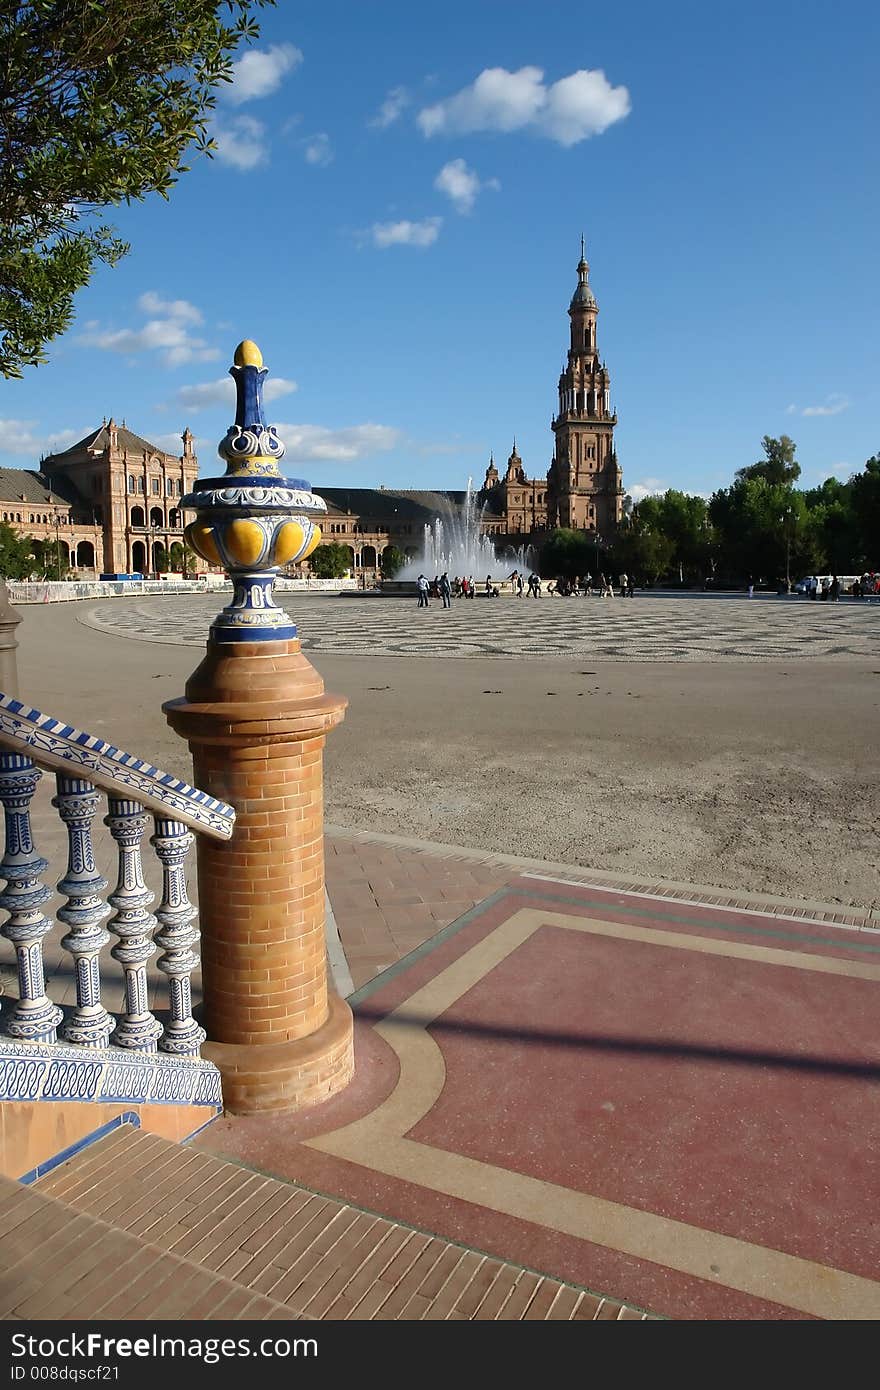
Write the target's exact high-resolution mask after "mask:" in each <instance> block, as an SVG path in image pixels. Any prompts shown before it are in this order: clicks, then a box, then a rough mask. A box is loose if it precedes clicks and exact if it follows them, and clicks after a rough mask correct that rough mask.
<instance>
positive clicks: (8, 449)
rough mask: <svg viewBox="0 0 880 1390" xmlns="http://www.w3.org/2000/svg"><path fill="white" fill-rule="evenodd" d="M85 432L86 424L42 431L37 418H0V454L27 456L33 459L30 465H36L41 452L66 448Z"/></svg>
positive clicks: (52, 451)
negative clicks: (79, 426) (81, 426)
mask: <svg viewBox="0 0 880 1390" xmlns="http://www.w3.org/2000/svg"><path fill="white" fill-rule="evenodd" d="M87 433H88V427H87V426H85V427H84V428H83V429H81V430H70V429H65V430H55V431H49V432H44V431H42V430H40V428H39V421H38V420H2V419H0V454H15V455H21V456H23V457H28V458H30V459H32V460H33V465H32V466H33V467H36V462H37V459H38V458H39V457H40V455H41V454H51V453H55V452H57V451H58V450H60V449H66V448H68V447H69V446H70V445H71V444H75V443H76V441H77V440H78V439H82V438H83V436H84V435H86V434H87Z"/></svg>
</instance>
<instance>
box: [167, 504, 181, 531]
mask: <svg viewBox="0 0 880 1390" xmlns="http://www.w3.org/2000/svg"><path fill="white" fill-rule="evenodd" d="M168 525H169V526H170V527H171V529H172V531H179V530H180V512H179V511H178V510H177V508H176V507H173V508H172V510H171V511H170V512H169V513H168Z"/></svg>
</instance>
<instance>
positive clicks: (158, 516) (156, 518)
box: [150, 507, 165, 526]
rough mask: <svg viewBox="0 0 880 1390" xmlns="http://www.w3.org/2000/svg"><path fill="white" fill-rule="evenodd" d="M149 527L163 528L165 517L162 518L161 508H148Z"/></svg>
mask: <svg viewBox="0 0 880 1390" xmlns="http://www.w3.org/2000/svg"><path fill="white" fill-rule="evenodd" d="M150 525H151V526H164V525H165V517H164V516H163V514H162V508H161V507H151V508H150Z"/></svg>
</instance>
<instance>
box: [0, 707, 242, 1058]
mask: <svg viewBox="0 0 880 1390" xmlns="http://www.w3.org/2000/svg"><path fill="white" fill-rule="evenodd" d="M40 766H42V767H44V768H49V769H52V770H54V771H55V779H56V788H57V794H56V796H55V797H54V798H53V801H52V805H53V806H54V807H55V808H56V809H57V811H58V815H59V817H60V819H61V821H62V822H63V824H64V827H65V830H66V833H67V845H68V854H67V870H66V872H65V874H64V876H63V877H62V878H61V879H60V881H59V882H58V884H57V888H58V892H59V893H61V894H63V895H64V897H65V898H66V899H67V901H66V903H65V904H64V905H63V906H62V907H60V908H59V909H58V913H57V916H58V920H59V921H60V922H62V923H63V924H64V925H65V926H66V927H67V929H68V930H67V933H66V935H65V936H64V937H63V938H62V940H61V945H62V947H63V948H64V949H65V950H66V951H68V952H69V953H70V955H71V956H72V958H73V972H72V973H73V978H74V981H75V986H76V1003H75V1004H74V1005H73V1006H72V1007H71V1008H69V1009H68V1010H67V1011H66V1012H65V1011H63V1010H62V1009H61V1008H59V1007H58V1005H57V1004H55V1003H54V1002H53V1001H52V1000H51V999H49V998H48V997H47V994H46V984H45V973H44V967H43V938H44V936H46V934H47V933H48V932H50V931H51V930H52V929H53V925H54V924H53V922H52V921H51V920H50V919H49V918H48V917H46V916H45V915H44V913H43V911H42V909H43V906H44V905H45V904H46V903H47V902H48V900H49V899H50V898H51V896H52V890H51V888H49V887H48V885H47V884H46V883H44V882H43V875H44V874H45V872H46V870H47V869H48V867H49V864H48V861H47V860H46V859H44V858H43V857H42V855H40V853H39V851H38V850H37V848H36V846H35V844H34V839H33V833H32V828H31V817H30V806H31V801H32V799H33V796H34V792H35V790H36V787H37V784H38V782H39V780H40V778H41V776H42V773H41V772H40V770H39V768H40ZM101 791H103V792H105V793H106V794H107V801H108V804H107V815H106V816H105V817H104V824H105V825H106V826H107V828H108V829H109V831H110V835H111V836H112V838H113V841H114V844H115V847H116V857H117V866H118V868H117V882H116V886H115V888H114V889H113V891H112V892H111V893H110V895H109V898H108V899H107V901H106V902H105V901H104V899H103V896H102V894H103V892H104V889H106V888H107V886H108V884H107V880H106V879H105V878H104V877H103V876H102V875H101V874H100V873H99V871H98V868H97V866H96V863H95V856H94V851H93V848H92V827H93V823H94V821H95V817H96V815H97V813H98V809H99V805H100V801H101V797H100V792H101ZM0 804H2V806H3V810H4V814H5V820H6V850H5V854H4V855H3V860H2V862H0V877H2V878H5V880H6V885H7V886H6V888H5V889H4V890H3V892H0V908H3V909H5V910H6V912H8V913H9V920H8V921H6V922H5V923H4V924H3V926H2V927H0V935H2V936H4V937H6V939H7V940H8V941H9V942H10V943H11V944H12V946H13V947H14V949H15V954H16V964H17V969H18V985H19V997H18V999H17V1000H15V1001H14V1003H13V1005H12V1008H11V1009H10V1010H7V1009H6V1008H4V1010H3V1016H2V1020H0V1024H2V1028H3V1031H5V1032H6V1034H7V1035H8V1036H9V1037H11V1038H13V1039H16V1040H18V1041H19V1042H20V1043H22V1044H37V1043H39V1044H43V1045H45V1044H54V1043H56V1040H57V1039H58V1038H59V1037H60V1038H62V1039H64V1041H65V1042H66V1043H69V1044H74V1045H76V1046H78V1047H81V1048H89V1049H93V1050H94V1049H99V1050H101V1049H103V1050H105V1051H106V1050H107V1049H110V1051H113V1050H115V1049H116V1048H119V1049H124V1050H125V1051H126V1052H128V1053H132V1052H137V1053H155V1052H156V1050H157V1048H158V1049H160V1050H161V1051H162V1052H165V1053H169V1054H171V1056H176V1057H189V1058H192V1057H197V1056H198V1053H199V1048H200V1047H201V1044H202V1043H203V1042H204V1039H205V1033H204V1030H203V1029H202V1028H201V1027H200V1025H199V1024H198V1023H197V1022H196V1020H195V1019H194V1018H193V1016H192V993H191V987H190V978H191V975H192V972H193V970H194V969H195V968H196V966H197V965H198V958H197V956H196V955H195V954H194V952H193V947H194V946H195V945H196V943H197V942H198V940H199V933H198V930H197V929H196V927H195V926H194V919H195V917H196V915H197V914H196V909H195V907H194V906H193V905H192V903H191V902H190V901H189V897H188V895H187V886H186V874H185V871H184V861H185V859H186V855H187V852H188V850H189V848H190V846H191V845H192V843H193V840H194V838H195V837H194V836H193V834H192V833H191V830H195V831H197V832H198V833H199V834H203V835H209V836H211V837H213V838H214V839H220V840H227V839H228V838H229V837H230V835H231V834H232V826H233V821H234V815H235V813H234V811H233V809H232V807H231V806H228V805H226V803H225V802H222V801H217V800H216V799H215V798H214V797H212V796H208V795H207V793H205V792H200V791H197V790H196V789H195V788H194V787H190V786H189V785H188V784H187V783H186V782H182V781H180V779H179V778H177V777H172V776H171V775H170V774H169V773H164V772H160V771H159V770H158V768H155V767H153V766H152V765H151V764H149V763H146V762H143V761H142V760H141V759H140V758H135V757H132V755H131V754H130V753H123V752H121V751H120V750H119V749H118V748H114V747H113V746H112V745H111V744H108V743H105V742H104V741H103V740H102V739H98V738H94V737H93V736H92V735H90V734H84V733H81V732H80V731H79V730H78V729H74V728H73V727H72V726H71V725H69V724H64V723H62V722H61V721H60V720H58V719H52V718H50V717H49V716H48V715H45V714H41V713H40V711H39V710H35V709H30V708H29V707H28V706H27V705H24V704H22V703H21V702H20V701H19V700H13V699H12V698H10V697H9V696H6V695H3V696H0ZM148 810H149V811H152V813H153V822H154V834H153V835H152V836H151V837H150V844H151V845H152V846H153V849H154V850H155V852H156V857H157V858H158V860H159V862H160V864H161V867H162V901H161V903H160V904H159V906H158V907H157V908H156V911H155V913H152V912H150V911H148V908H149V905H150V904H151V903H152V902H153V899H154V895H153V893H152V892H151V891H150V889H148V888H147V886H146V884H145V882H144V876H143V869H142V865H141V845H142V842H143V839H144V836H145V834H146V830H147V825H148V821H149V816H148ZM111 913H112V916H111V915H110V914H111ZM107 917H109V918H110V920H109V922H108V923H107V926H108V928H109V931H108V930H105V928H104V925H103V923H104V920H105V918H107ZM157 927H158V931H157ZM110 932H112V933H113V934H114V935H115V936H116V937H118V941H117V944H116V945H115V946H113V948H112V950H111V952H110V954H111V955H112V956H113V958H114V960H116V961H118V962H119V964H120V965H121V966H122V969H123V972H124V975H125V1003H124V1008H123V1011H122V1013H121V1015H120V1017H119V1018H118V1019H117V1018H113V1017H112V1016H111V1015H110V1014H109V1013H108V1012H107V1010H106V1009H105V1008H104V1006H103V1004H102V1002H101V973H100V956H101V951H102V950H103V948H104V947H105V946H106V945H107V943H108V942H109V941H110V934H109V933H110ZM154 932H155V933H156V935H155V940H154V936H153V934H154ZM159 948H161V951H162V954H161V956H160V958H159V960H158V962H157V964H158V968H159V970H160V971H161V972H162V973H163V974H164V975H165V976H166V977H167V979H168V992H169V1005H170V1007H169V1010H168V1015H167V1018H166V1021H165V1022H164V1024H163V1023H160V1021H159V1020H158V1019H157V1018H155V1017H154V1016H153V1014H152V1013H151V1012H150V1010H149V1008H148V1006H147V996H148V990H147V964H148V962H149V960H150V958H151V957H152V956H154V955H155V954H156V951H157V949H159Z"/></svg>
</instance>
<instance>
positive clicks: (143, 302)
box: [86, 290, 202, 328]
mask: <svg viewBox="0 0 880 1390" xmlns="http://www.w3.org/2000/svg"><path fill="white" fill-rule="evenodd" d="M137 304H138V308H139V309H143V311H144V313H145V314H164V315H166V316H167V317H168V318H171V319H179V320H180V321H181V323H201V322H202V315H201V311H200V310H198V309H197V308H196V306H195V305H194V304H190V302H189V300H188V299H163V298H162V297H161V295H158V294H157V293H156V291H155V290H147V291H146V292H145V293H144V294H142V295H141V296H140V298H139V299H138V302H137ZM86 327H87V328H97V327H98V323H97V320H95V319H92V320H91V321H90V322H89V323H87V324H86Z"/></svg>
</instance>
